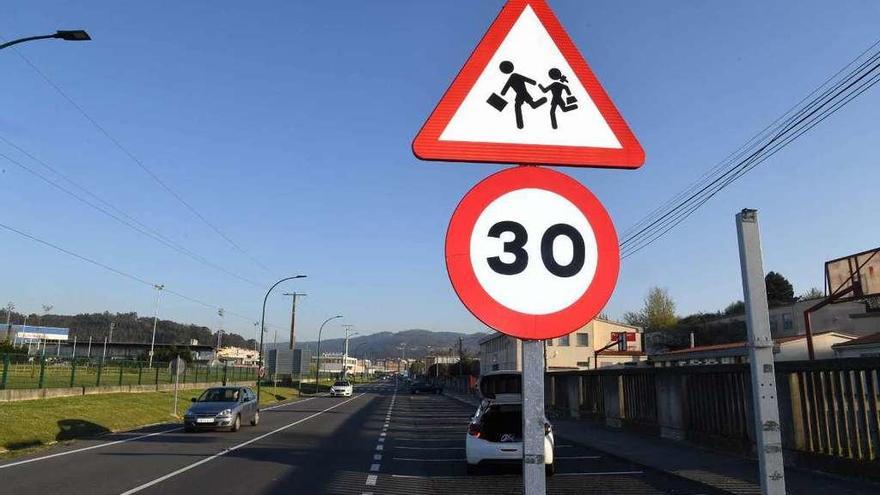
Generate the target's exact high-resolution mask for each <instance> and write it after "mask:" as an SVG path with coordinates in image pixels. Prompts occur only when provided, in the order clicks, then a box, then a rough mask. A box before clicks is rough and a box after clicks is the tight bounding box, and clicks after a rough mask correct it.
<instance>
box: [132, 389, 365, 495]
mask: <svg viewBox="0 0 880 495" xmlns="http://www.w3.org/2000/svg"><path fill="white" fill-rule="evenodd" d="M363 396H364V394H360V395H356V396H354V397H352V398H351V399H348V400H346V401H343V402H338V403H336V404H334V405H332V406H330V407H328V408H327V409H324V410H323V411H319V412H316V413H314V414H312V415H310V416H306V417H305V418H302V419H299V420H297V421H294V422H293V423H288V424H286V425H284V426H282V427H280V428H276V429H274V430H272V431H270V432H268V433H264V434H262V435H260V436H258V437H254V438H252V439H250V440H248V441H247V442H242V443H240V444H238V445H234V446H232V447H229V448H227V449H226V450H223V451H222V452H218V453H216V454H214V455H212V456H210V457H206V458H204V459H202V460H200V461H197V462H194V463H192V464H189V465H187V466H184V467H182V468H180V469H178V470H177V471H172V472H170V473H168V474H166V475H165V476H160V477H159V478H156V479H154V480H153V481H148V482H146V483H144V484H143V485H139V486H136V487H134V488H132V489H131V490H128V491H126V492H123V493H122V495H130V494H132V493H137V492H139V491H141V490H143V489H145V488H149V487H151V486H153V485H156V484H158V483H161V482H163V481H165V480H167V479H170V478H173V477H175V476H177V475H179V474H183V473H185V472H187V471H189V470H190V469H193V468H195V467H198V466H201V465H202V464H205V463H207V462H211V461H213V460H214V459H217V458H218V457H221V456H224V455H226V454H228V453H230V452H232V451H235V450H238V449H240V448H242V447H245V446H248V445H250V444H252V443H254V442H258V441H260V440H262V439H264V438H266V437H268V436H271V435H274V434H276V433H279V432H282V431H284V430H286V429H288V428H291V427H293V426H296V425H298V424H300V423H304V422H306V421H308V420H310V419H312V418H314V417H317V416H320V415H322V414H324V413H325V412H327V411H330V410H332V409H336V408H337V407H339V406H341V405H343V404H348V403H349V402H351V401H353V400H355V399H358V398H360V397H363Z"/></svg>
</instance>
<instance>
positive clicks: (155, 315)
mask: <svg viewBox="0 0 880 495" xmlns="http://www.w3.org/2000/svg"><path fill="white" fill-rule="evenodd" d="M153 287H154V288H155V289H156V312H155V313H153V338H152V340H150V359H149V364H148V366H147V367H148V368H152V367H153V350H154V348H155V347H156V325H157V324H158V323H159V298H160V297H161V296H162V290H163V289H165V286H164V285H162V284H157V285H154V286H153ZM104 342H105V344H104V346H105V347H106V342H107V341H106V339H105V340H104Z"/></svg>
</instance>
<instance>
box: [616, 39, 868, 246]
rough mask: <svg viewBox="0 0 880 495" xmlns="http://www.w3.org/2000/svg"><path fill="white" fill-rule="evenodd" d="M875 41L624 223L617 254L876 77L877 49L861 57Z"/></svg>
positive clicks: (659, 230)
mask: <svg viewBox="0 0 880 495" xmlns="http://www.w3.org/2000/svg"><path fill="white" fill-rule="evenodd" d="M878 44H880V40H877V41H876V42H875V43H874V44H873V45H871V46H870V47H869V48H868V49H866V50H865V51H863V52H862V53H861V54H859V55H858V56H857V57H856V58H855V59H853V60H852V61H851V62H850V63H848V64H847V65H846V66H844V67H843V68H842V69H840V70H839V71H838V72H837V73H836V74H834V75H833V76H831V77H830V78H828V79H827V80H826V81H825V82H823V83H822V84H821V85H820V86H819V87H817V88H816V89H815V90H813V91H812V92H811V93H810V94H809V95H807V96H806V97H805V98H803V99H802V100H801V101H800V102H799V103H798V104H797V105H795V106H794V107H792V108H791V109H789V110H788V111H787V112H786V113H785V114H783V115H782V116H781V117H779V118H778V119H776V120H775V121H774V122H773V123H771V124H770V125H768V126H767V127H766V128H765V129H764V130H762V131H761V132H759V133H758V134H756V135H755V136H753V137H752V139H750V140H749V141H748V142H747V143H746V144H744V145H743V146H741V147H740V148H739V149H738V150H737V151H735V152H733V153H731V154H730V155H729V156H728V157H727V158H725V159H724V160H722V161H721V162H720V163H719V164H718V165H716V166H715V167H714V168H713V169H711V170H710V171H708V172H706V173H705V174H703V176H702V177H701V178H700V179H698V180H697V181H695V182H694V183H693V184H691V185H690V186H689V187H688V188H686V189H685V190H683V191H681V192H679V193H678V194H676V195H675V196H674V197H673V198H672V199H670V200H668V201H667V202H666V203H664V204H663V205H661V206H660V207H658V208H656V209H654V210H653V211H652V212H651V213H649V214H648V215H647V216H646V217H644V218H643V219H642V220H640V221H639V222H638V223H636V224H635V225H634V226H633V227H631V228H629V229H627V231H626V232H625V233H624V235H623V236H622V237H623V240H622V241H621V243H620V248H621V258H622V259H625V258H628V257H629V256H632V255H633V254H635V253H637V252H639V251H641V250H642V249H644V248H645V247H647V246H649V245H650V244H652V243H653V242H655V241H656V240H657V239H659V238H661V237H663V236H664V235H665V234H666V233H667V232H669V231H670V230H672V229H673V228H675V227H676V226H677V225H679V224H680V223H681V222H683V221H684V220H686V219H687V218H688V217H690V215H691V214H693V213H694V212H695V211H696V210H697V209H699V208H700V207H701V206H702V205H704V204H705V203H706V202H707V201H709V200H710V199H711V198H712V197H714V196H715V195H716V194H718V193H719V192H720V191H721V190H723V189H725V188H726V187H728V186H729V185H730V184H732V183H733V182H734V181H736V180H737V179H739V178H740V177H742V176H743V175H745V174H747V173H748V172H750V171H751V170H753V169H754V168H755V167H757V166H758V165H760V164H761V163H763V162H764V161H765V160H767V159H768V158H770V157H771V156H773V155H774V154H776V153H777V152H779V151H780V150H782V149H783V148H784V147H785V146H787V145H788V144H790V143H791V142H792V141H794V140H795V139H797V138H798V137H800V136H802V135H803V134H804V133H806V132H808V131H809V130H811V129H812V128H813V127H815V126H816V125H818V124H819V123H821V122H822V121H824V120H825V119H827V118H828V117H830V116H831V115H833V114H834V113H836V112H837V111H838V110H840V109H841V108H842V107H844V106H845V105H846V104H848V103H849V102H851V101H852V100H853V99H855V98H857V97H858V96H859V95H861V94H862V93H864V92H865V91H867V90H868V89H870V88H871V87H873V86H874V85H875V84H876V83H877V82H880V51H875V52H873V53H871V54H870V55H868V56H867V58H866V57H865V56H866V55H867V54H869V53H870V52H871V51H872V50H873V49H874V48H876V47H877V45H878ZM862 59H864V60H862ZM860 60H862V61H861V62H859V61H860ZM853 66H855V67H853ZM847 71H848V72H847ZM844 72H846V74H845V75H844V76H843V77H842V78H839V77H838V76H840V75H841V74H843V73H844ZM817 94H818V96H816V95H817ZM805 102H806V103H805Z"/></svg>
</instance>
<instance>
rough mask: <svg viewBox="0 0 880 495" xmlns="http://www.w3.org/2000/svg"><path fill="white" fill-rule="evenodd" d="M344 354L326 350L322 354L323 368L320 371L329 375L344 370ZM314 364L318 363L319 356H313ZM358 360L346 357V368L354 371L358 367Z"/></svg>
mask: <svg viewBox="0 0 880 495" xmlns="http://www.w3.org/2000/svg"><path fill="white" fill-rule="evenodd" d="M342 361H343V354H342V353H341V352H325V353H322V354H321V370H320V371H319V373H321V374H322V375H323V374H327V375H336V374H339V373H341V372H342V370H343V364H342ZM312 364H314V365H315V366H317V365H318V357H317V356H313V357H312ZM357 365H358V360H357V358H354V357H351V356H348V357H347V358H345V366H344V369H345V371H346V372H347V373H353V372H354V370H355V368H357Z"/></svg>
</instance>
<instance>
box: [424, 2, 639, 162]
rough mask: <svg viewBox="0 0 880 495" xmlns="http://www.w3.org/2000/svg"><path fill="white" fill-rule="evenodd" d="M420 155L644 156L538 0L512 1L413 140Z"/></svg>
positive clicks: (487, 158)
mask: <svg viewBox="0 0 880 495" xmlns="http://www.w3.org/2000/svg"><path fill="white" fill-rule="evenodd" d="M413 152H414V153H415V155H416V156H417V157H419V158H421V159H422V160H448V161H467V162H497V163H520V164H535V165H572V166H582V167H614V168H638V167H640V166H641V165H642V163H644V161H645V152H644V151H643V150H642V147H641V145H639V142H638V141H637V140H636V138H635V136H634V135H633V133H632V131H630V129H629V126H627V124H626V122H625V121H624V120H623V117H621V116H620V113H618V111H617V108H615V106H614V103H612V102H611V99H610V98H609V97H608V94H606V93H605V90H604V89H602V86H601V85H600V84H599V81H598V80H597V79H596V76H595V75H593V71H591V70H590V67H589V66H588V65H587V62H586V60H584V58H583V57H582V56H581V54H580V52H578V50H577V48H576V47H575V46H574V43H572V41H571V38H569V37H568V34H566V32H565V30H564V29H563V27H562V25H561V24H560V23H559V20H558V19H557V18H556V16H555V15H554V14H553V11H552V10H550V7H549V6H548V5H547V3H546V2H545V1H544V0H510V1H508V2H507V4H506V5H505V6H504V8H503V9H502V10H501V13H500V14H499V15H498V18H497V19H495V22H494V23H492V26H491V27H490V28H489V31H488V32H487V33H486V35H485V36H483V39H482V40H481V41H480V44H479V45H477V48H476V49H475V50H474V53H473V54H472V55H471V57H470V58H469V59H468V61H467V62H466V63H465V65H464V67H463V68H462V69H461V72H459V74H458V76H457V77H456V78H455V81H453V82H452V85H451V86H450V87H449V89H448V90H447V91H446V94H445V95H443V98H442V99H441V100H440V103H439V104H438V105H437V108H435V109H434V112H433V113H432V114H431V116H430V117H429V118H428V121H427V122H426V123H425V125H424V127H422V130H421V131H420V132H419V134H418V136H416V138H415V140H414V141H413Z"/></svg>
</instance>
